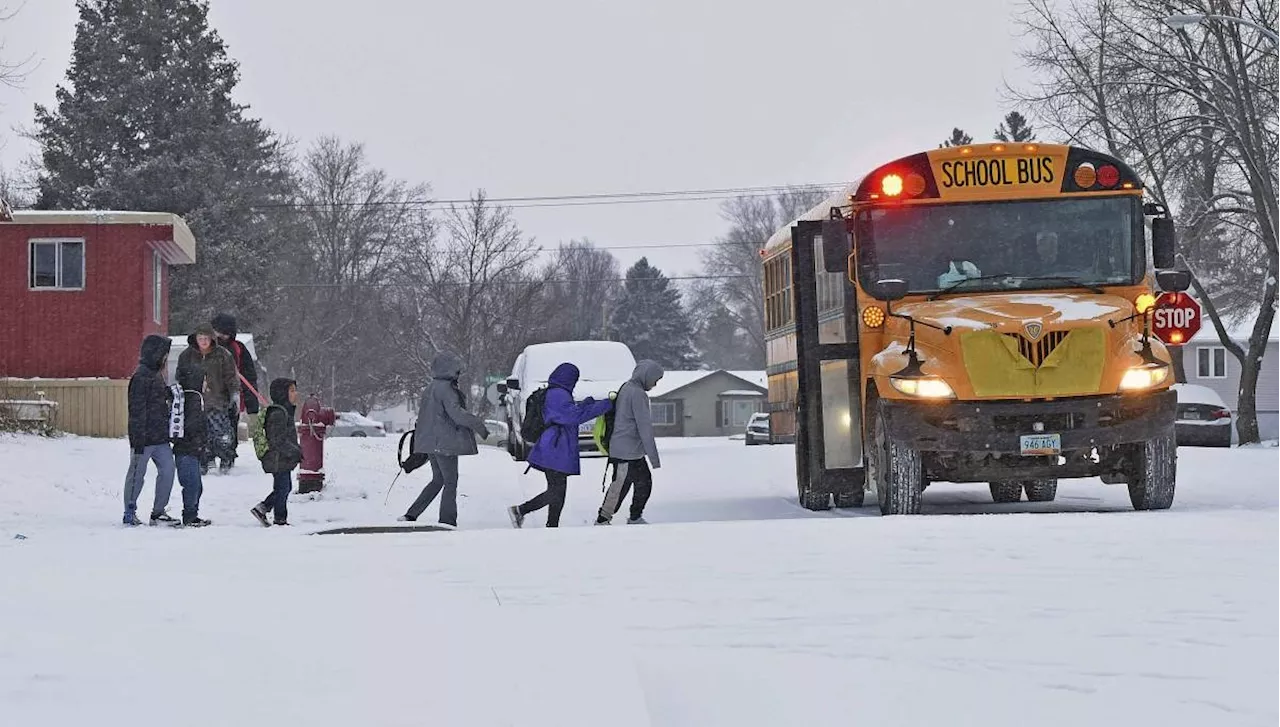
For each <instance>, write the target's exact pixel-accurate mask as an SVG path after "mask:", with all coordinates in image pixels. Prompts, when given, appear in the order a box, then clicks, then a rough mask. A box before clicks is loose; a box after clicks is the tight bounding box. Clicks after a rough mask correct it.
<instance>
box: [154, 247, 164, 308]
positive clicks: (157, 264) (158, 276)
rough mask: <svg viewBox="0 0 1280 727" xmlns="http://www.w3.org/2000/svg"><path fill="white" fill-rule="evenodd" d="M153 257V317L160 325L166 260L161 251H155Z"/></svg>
mask: <svg viewBox="0 0 1280 727" xmlns="http://www.w3.org/2000/svg"><path fill="white" fill-rule="evenodd" d="M151 255H152V258H151V278H152V280H151V317H152V318H154V319H155V321H156V323H159V322H160V313H161V312H162V311H161V306H160V299H161V298H162V297H163V296H162V295H161V290H162V286H161V281H163V280H164V260H163V259H162V258H161V257H160V251H159V250H153V251H152V252H151Z"/></svg>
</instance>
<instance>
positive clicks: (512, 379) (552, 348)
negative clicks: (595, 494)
mask: <svg viewBox="0 0 1280 727" xmlns="http://www.w3.org/2000/svg"><path fill="white" fill-rule="evenodd" d="M565 362H568V363H571V364H573V365H574V366H577V367H578V371H579V376H578V385H577V387H575V388H574V390H573V398H574V399H575V400H582V399H585V398H586V397H588V396H590V397H593V398H595V399H603V398H605V397H607V396H608V395H609V392H611V391H617V390H618V388H619V387H621V386H622V385H623V384H624V383H626V382H627V380H628V379H630V378H631V374H632V372H633V371H635V368H636V359H635V356H633V355H632V354H631V349H630V348H627V345H626V344H625V343H619V342H618V341H558V342H555V343H538V344H535V345H532V346H528V347H526V348H525V349H524V351H522V352H521V353H520V355H519V356H518V357H516V363H515V365H514V366H512V367H511V375H510V376H508V377H507V381H506V383H505V384H503V385H500V386H499V387H498V392H499V395H500V396H501V401H502V403H503V408H504V409H505V411H506V417H507V432H508V434H507V452H509V453H510V454H511V456H512V457H514V458H516V459H517V460H519V461H522V462H523V461H524V460H525V458H526V457H528V454H529V450H530V449H532V448H533V444H534V443H533V442H526V441H524V439H523V438H522V437H521V436H520V422H521V421H522V420H523V419H524V405H525V399H526V398H527V397H528V396H529V394H532V393H533V392H534V391H536V390H537V389H539V388H541V387H543V386H546V385H547V378H548V377H549V376H551V372H552V371H554V370H555V368H556V367H557V366H559V365H560V364H562V363H565ZM594 426H595V422H594V421H590V422H585V423H583V424H582V426H581V427H579V428H578V451H580V452H595V451H596V445H595V441H594V440H593V439H592V437H591V430H592V428H593V427H594Z"/></svg>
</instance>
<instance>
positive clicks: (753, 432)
mask: <svg viewBox="0 0 1280 727" xmlns="http://www.w3.org/2000/svg"><path fill="white" fill-rule="evenodd" d="M745 439H746V440H747V446H748V447H750V446H753V445H756V444H760V443H762V442H763V443H764V444H773V439H772V437H771V436H770V434H769V415H768V414H767V413H766V412H762V411H758V412H756V413H755V414H752V415H751V418H750V419H748V420H747V434H746V437H745Z"/></svg>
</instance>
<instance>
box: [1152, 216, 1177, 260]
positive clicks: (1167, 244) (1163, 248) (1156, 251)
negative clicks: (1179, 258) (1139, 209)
mask: <svg viewBox="0 0 1280 727" xmlns="http://www.w3.org/2000/svg"><path fill="white" fill-rule="evenodd" d="M1175 244H1176V236H1175V235H1174V231H1173V220H1171V219H1169V218H1168V217H1157V218H1155V219H1153V220H1151V262H1152V264H1153V265H1154V266H1155V268H1156V269H1157V270H1163V269H1166V268H1171V267H1173V265H1174V260H1173V258H1174V253H1175V250H1174V246H1175Z"/></svg>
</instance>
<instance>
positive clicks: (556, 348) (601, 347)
mask: <svg viewBox="0 0 1280 727" xmlns="http://www.w3.org/2000/svg"><path fill="white" fill-rule="evenodd" d="M565 362H568V363H571V364H573V365H574V366H577V367H578V376H579V378H578V380H579V381H609V382H613V381H626V380H627V379H629V378H631V374H632V372H633V371H635V368H636V358H635V356H633V355H632V354H631V349H630V348H627V345H626V344H625V343H619V342H618V341H556V342H554V343H538V344H534V345H532V346H528V347H527V348H525V350H524V377H525V379H527V380H529V381H530V382H545V381H546V380H547V377H548V376H550V375H551V372H552V371H554V370H555V368H556V367H557V366H559V365H560V364H562V363H565Z"/></svg>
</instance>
